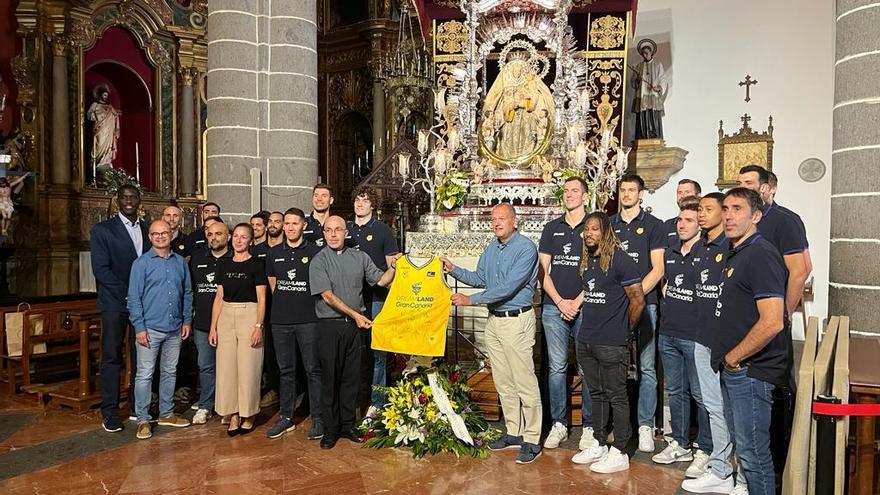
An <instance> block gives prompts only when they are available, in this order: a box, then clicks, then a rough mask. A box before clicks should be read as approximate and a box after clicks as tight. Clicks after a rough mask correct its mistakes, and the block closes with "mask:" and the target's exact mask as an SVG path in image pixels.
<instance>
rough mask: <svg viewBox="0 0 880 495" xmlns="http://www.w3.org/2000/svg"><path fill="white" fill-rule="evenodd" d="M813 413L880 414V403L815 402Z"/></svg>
mask: <svg viewBox="0 0 880 495" xmlns="http://www.w3.org/2000/svg"><path fill="white" fill-rule="evenodd" d="M813 414H818V415H821V416H880V404H829V403H826V402H813Z"/></svg>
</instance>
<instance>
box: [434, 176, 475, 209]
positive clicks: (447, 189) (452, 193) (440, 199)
mask: <svg viewBox="0 0 880 495" xmlns="http://www.w3.org/2000/svg"><path fill="white" fill-rule="evenodd" d="M470 183H471V181H470V176H469V175H468V174H467V173H466V172H461V171H459V170H450V171H449V172H448V173H447V174H446V175H445V176H444V177H443V182H441V183H440V185H439V186H438V187H437V205H436V206H437V208H441V209H443V210H447V211H448V210H451V209H453V208H455V207H456V206H460V205H462V204H463V203H464V200H465V197H466V196H467V191H468V187H470Z"/></svg>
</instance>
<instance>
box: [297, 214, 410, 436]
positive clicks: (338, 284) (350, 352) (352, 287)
mask: <svg viewBox="0 0 880 495" xmlns="http://www.w3.org/2000/svg"><path fill="white" fill-rule="evenodd" d="M323 228H324V241H325V245H326V246H327V247H326V248H325V249H322V250H321V251H320V252H318V254H317V255H315V258H314V259H313V260H312V263H311V268H309V287H310V289H311V293H312V295H313V296H320V299H318V300H317V302H316V304H315V313H316V315H317V317H318V335H319V337H318V338H319V340H318V353H319V355H320V361H321V416H322V419H323V423H324V438H322V439H321V448H322V449H332V448H333V447H334V446H335V445H336V442H337V441H338V440H339V438H341V437H344V438H348V439H349V440H351V441H353V442H360V441H361V439H360V435H358V434H357V432H356V431H355V430H354V426H355V417H354V409H355V404H356V402H357V394H358V388H359V386H360V380H361V377H360V371H361V335H360V333H359V329H368V328H370V327H371V326H372V325H373V322H372V321H370V319H369V318H367V317H366V316H364V314H365V311H366V307H365V305H364V286H363V281H364V280H366V281H367V283H369V284H370V285H372V286H379V287H387V286H388V285H390V284H391V281H392V280H393V279H394V268H395V263H396V261H397V259H398V258H400V255H399V254H398V255H395V256H393V257H392V263H391V264H390V266H389V267H388V270H386V271H385V272H384V273H383V272H382V270H380V269H379V268H377V267H376V265H375V263H373V261H372V260H371V259H370V256H369V255H367V253H364V252H363V251H358V250H357V249H354V248H347V247H345V237H346V236H347V235H348V229H347V228H346V225H345V220H343V219H342V217H338V216H331V217H330V218H328V219H327V221H326V222H324V227H323Z"/></svg>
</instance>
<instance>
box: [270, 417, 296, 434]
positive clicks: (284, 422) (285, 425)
mask: <svg viewBox="0 0 880 495" xmlns="http://www.w3.org/2000/svg"><path fill="white" fill-rule="evenodd" d="M295 429H296V425H295V424H293V421H291V419H290V418H288V417H285V416H278V421H276V422H275V424H274V425H273V426H272V427H271V428H269V431H267V432H266V436H267V437H269V438H278V437H280V436H281V435H284V434H285V433H287V432H289V431H293V430H295Z"/></svg>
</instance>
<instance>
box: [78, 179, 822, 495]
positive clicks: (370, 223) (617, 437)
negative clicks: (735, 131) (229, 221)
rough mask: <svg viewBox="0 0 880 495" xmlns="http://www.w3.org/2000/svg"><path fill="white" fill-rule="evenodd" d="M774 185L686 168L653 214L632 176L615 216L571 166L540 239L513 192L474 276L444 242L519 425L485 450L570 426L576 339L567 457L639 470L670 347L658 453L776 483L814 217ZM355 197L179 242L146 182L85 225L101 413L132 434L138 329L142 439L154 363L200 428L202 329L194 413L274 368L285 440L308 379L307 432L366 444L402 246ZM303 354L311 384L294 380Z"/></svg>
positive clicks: (366, 197) (703, 479)
mask: <svg viewBox="0 0 880 495" xmlns="http://www.w3.org/2000/svg"><path fill="white" fill-rule="evenodd" d="M776 188H777V183H776V177H775V176H774V175H772V173H771V172H769V171H767V170H766V169H764V168H762V167H759V166H746V167H743V168H742V170H741V171H740V176H739V187H736V188H734V189H731V190H729V191H727V192H726V193H721V192H713V193H709V194H706V195H704V196H702V197H701V192H702V191H701V189H700V185H699V184H698V183H697V182H696V181H693V180H689V179H684V180H682V181H680V182H679V184H678V187H677V203H678V207H679V210H680V213H679V214H678V215H677V216H676V217H674V218H672V219H669V220H668V221H666V222H663V221H661V220H659V219H657V218H656V217H654V216H653V215H651V214H650V213H649V212H647V211H645V210H643V209H642V207H641V203H642V199H643V195H644V191H645V185H644V182H643V180H642V179H641V178H640V177H639V176H638V175H627V176H624V177H623V178H622V179H621V181H620V183H619V185H618V191H617V192H618V195H617V197H618V202H619V212H618V213H616V214H614V215H612V216H608V215H606V214H605V213H603V212H593V213H588V212H586V211H585V208H584V204H585V202H586V200H587V197H588V186H587V184H586V183H585V182H584V181H583V179H581V178H578V177H572V178H570V179H568V180H567V181H566V182H565V183H564V185H563V195H562V200H563V205H564V208H565V212H564V214H563V215H562V216H561V217H559V218H557V219H554V220H552V221H550V222H549V223H547V225H546V226H545V228H544V231H543V234H542V236H541V239H540V243H539V245H538V246H535V245H534V243H533V242H532V241H530V240H529V239H528V238H527V237H526V236H524V235H523V234H521V233H520V232H519V231H518V230H517V228H516V211H515V209H514V207H513V206H511V205H510V204H507V203H502V204H499V205H497V206H495V207H494V208H493V210H492V221H491V225H492V229H493V232H494V234H495V237H496V240H495V241H493V242H491V243H490V244H489V245H488V246H487V247H486V248H485V251H484V252H483V253H482V255H481V256H480V259H479V262H478V264H477V267H476V270H473V271H472V270H467V269H464V268H462V267H459V266H456V264H455V263H454V262H453V261H452V260H450V259H448V258H446V257H443V256H441V260H442V262H443V269H444V272H445V273H447V274H449V275H450V276H451V277H453V278H455V279H457V280H459V281H461V282H463V283H465V284H467V285H469V286H471V287H475V288H477V289H483V290H478V291H477V292H475V293H471V294H468V295H466V294H463V293H455V294H453V295H452V303H453V304H455V305H459V306H464V305H485V306H487V308H488V311H489V317H488V320H487V323H486V329H485V336H486V338H485V342H486V346H487V351H488V356H489V363H490V366H491V369H492V374H493V380H494V384H495V387H496V389H497V391H498V395H499V398H500V402H501V407H502V411H503V414H504V423H505V432H504V434H503V436H501V438H499V439H498V440H497V441H496V442H494V443H492V444H491V445H490V446H489V448H490V449H492V450H502V449H508V448H510V449H517V450H518V454H517V457H516V462H517V463H522V464H527V463H531V462H533V461H534V460H535V459H536V458H537V457H539V456H540V454H541V452H542V449H543V448H549V449H552V448H556V447H558V446H559V445H560V444H561V443H562V442H563V441H565V440H566V439H567V437H568V434H569V431H568V430H569V427H568V420H567V418H568V412H567V403H568V397H567V390H568V385H567V373H568V366H569V344H570V341H569V339H573V340H574V343H575V350H576V362H577V371H578V373H579V374H580V375H581V377H582V383H583V387H582V389H583V397H582V399H583V406H582V410H581V416H582V420H583V428H582V433H581V437H580V441H579V452H578V453H577V454H575V455H574V457H573V458H572V461H573V462H575V463H578V464H590V469H591V470H592V471H595V472H600V473H612V472H617V471H622V470H626V469H628V468H629V457H628V454H627V444H628V442H629V440H630V437H631V436H632V431H631V426H630V416H631V411H630V403H629V398H628V394H627V381H628V380H638V399H637V403H636V404H634V405H633V406H634V414H633V416H635V417H636V418H637V426H638V449H639V450H640V451H644V452H654V450H655V442H654V436H655V428H656V426H657V425H655V417H656V413H657V402H658V401H657V396H658V379H657V373H656V362H655V361H656V356H658V355H659V357H660V359H661V360H662V364H663V369H664V375H665V377H664V380H663V381H664V387H665V391H666V394H667V397H668V402H669V408H670V412H671V427H672V431H671V435H670V438H671V439H670V440H669V441H668V442H667V446H666V447H665V448H664V449H663V450H662V451H661V452H659V453H657V454H656V455H654V456H653V461H654V462H657V463H660V464H672V463H676V462H690V465H689V467H688V468H687V471H686V474H687V477H688V479H687V480H685V481H684V482H683V484H682V488H683V489H684V490H686V491H689V492H695V493H710V492H713V493H719V492H720V493H736V494H746V493H752V494H753V495H755V494H768V493H773V491H774V490H775V475H774V470H773V465H774V464H773V462H772V458H771V454H770V416H771V408H772V402H773V398H772V395H771V394H772V392H773V390H774V388H776V387H789V386H791V363H792V346H791V335H790V317H791V314H792V312H793V311H794V310H795V309H796V308H797V306H798V304H799V302H800V298H801V296H802V294H803V287H804V283H805V281H806V278H807V276H808V274H809V272H810V271H811V269H812V265H811V261H810V256H809V250H808V244H807V239H806V230H805V228H804V224H803V222H802V221H801V219H800V217H798V216H797V215H796V214H795V213H794V212H792V211H790V210H788V209H786V208H784V207H782V206H780V205H778V204H776V203H775V200H774V199H775V193H776ZM354 196H355V199H354V205H353V206H354V213H355V215H354V220H353V221H349V222H346V221H345V220H343V219H342V218H341V217H339V216H334V215H331V213H330V207H331V205H332V204H333V201H334V198H333V194H332V191H331V189H330V187H328V186H326V185H323V184H319V185H317V186H315V187H314V189H313V197H312V208H313V210H312V212H311V213H310V214H308V215H306V214H305V213H304V212H303V211H302V210H300V209H298V208H290V209H288V210H287V211H285V212H283V213H282V212H272V213H270V214H257V215H254V217H253V218H252V219H251V223H241V224H238V225H236V226H235V227H234V228H233V229H232V230H231V231H230V230H229V229H228V227H227V225H226V224H225V223H224V222H223V221H222V219H221V218H220V216H219V214H220V208H219V206H218V205H216V204H214V203H207V204H205V205H204V206H203V207H202V223H203V226H202V228H201V229H197V230H196V231H195V232H193V234H191V235H190V236H183V235H182V234H181V233H180V231H179V228H180V216H181V215H180V210H179V209H177V208H176V207H175V206H170V207H168V208H166V210H165V212H164V215H163V218H162V219H160V220H156V221H154V222H152V223H151V224H150V225H149V228H147V226H146V225H144V224H143V223H142V222H141V221H140V220H139V219H138V216H137V210H138V207H139V204H140V196H139V194H138V190H137V189H136V188H134V187H128V186H123V187H122V188H120V189H119V191H118V194H117V204H118V207H119V215H118V216H117V217H114V218H111V219H110V220H107V221H105V222H102V223H100V224H98V225H96V226H95V227H94V229H93V230H92V235H91V242H92V266H93V268H94V273H95V278H96V281H97V283H98V305H99V308H100V309H101V311H102V318H103V325H104V339H103V345H104V348H103V355H102V365H101V392H102V406H101V410H102V414H103V416H104V428H105V429H106V430H107V431H120V430H121V429H122V422H121V420H120V418H119V411H118V404H119V371H120V367H121V363H122V358H121V354H122V346H123V340H124V336H125V331H126V328H127V326H128V325H129V324H130V325H131V327H132V328H133V330H134V335H135V337H136V340H137V375H136V378H135V386H134V406H135V407H134V410H135V414H136V416H137V423H138V431H137V436H138V438H149V437H150V435H151V424H152V423H151V420H152V418H151V417H150V414H149V405H150V398H151V386H152V378H153V370H154V368H155V367H156V364H157V362H158V363H159V369H160V379H159V386H158V389H159V417H158V424H160V425H169V426H178V427H182V426H188V425H189V424H190V422H189V421H188V420H186V419H185V418H183V417H182V416H180V415H177V414H175V413H174V410H173V401H172V395H173V392H174V380H175V369H176V366H177V359H178V357H177V356H178V354H179V348H180V342H181V339H187V338H188V337H189V336H190V335H192V337H193V339H194V340H195V343H196V346H197V349H198V367H199V381H200V389H201V390H200V396H199V399H198V401H197V402H196V404H195V405H194V406H193V408H194V409H196V410H197V411H196V413H195V415H194V417H193V422H194V423H205V422H207V420H208V419H209V418H210V417H211V415H212V411H216V412H217V413H218V414H219V415H222V416H223V423H225V424H227V427H226V431H227V432H228V434H229V435H237V434H245V433H248V432H250V431H252V430H253V429H254V417H255V416H256V414H257V413H258V412H259V410H260V392H261V382H262V383H264V384H265V382H267V381H270V382H271V379H267V378H265V377H263V374H264V373H263V371H264V369H265V370H269V369H270V368H271V367H272V365H274V366H275V367H277V370H278V371H277V373H278V379H277V387H278V393H279V396H280V412H279V415H278V419H277V421H276V422H275V424H274V425H273V426H271V427H270V428H269V429H268V431H267V435H268V436H269V437H270V438H277V437H279V436H281V435H283V434H284V433H285V432H288V431H291V430H293V429H294V428H295V424H294V422H293V411H294V404H295V400H296V397H297V396H298V394H299V393H301V389H302V388H303V385H305V386H306V387H307V390H308V398H309V405H310V414H311V417H312V422H311V430H310V431H309V435H308V436H309V438H310V439H321V442H320V445H321V447H322V448H332V447H333V446H334V445H335V443H336V442H337V441H338V439H339V438H343V437H344V438H348V439H350V440H352V441H360V437H359V435H358V433H357V430H356V423H355V404H356V402H357V395H358V391H359V390H360V388H361V383H362V379H361V377H362V375H363V374H362V373H361V362H362V359H361V358H362V356H361V354H362V349H363V348H368V346H369V344H368V342H367V343H366V345H365V341H364V338H363V337H364V331H363V330H364V329H369V328H370V326H371V323H372V320H371V318H375V316H376V315H377V314H378V313H379V312H380V311H381V310H382V306H383V304H384V299H385V297H386V295H387V291H386V290H385V289H384V287H387V286H388V285H389V284H390V283H391V282H392V280H393V278H394V273H395V263H396V260H397V259H398V258H399V257H400V256H401V254H400V253H399V249H398V246H397V243H396V242H395V240H394V237H393V234H392V232H391V229H390V228H389V227H388V226H387V225H385V224H383V223H382V222H380V221H379V220H377V219H376V218H375V215H374V211H373V208H374V206H375V202H376V199H375V196H374V194H373V192H372V191H371V190H369V189H368V188H362V189H359V190H358V191H356V192H355V195H354ZM230 239H231V240H230ZM539 277H540V281H541V287H542V289H543V304H542V305H541V310H542V312H541V318H540V321H541V324H542V327H543V334H544V337H545V339H546V343H547V362H548V368H549V383H548V389H549V409H550V411H549V417H550V418H551V421H552V425H551V427H550V428H549V433H548V434H547V435H546V437H545V438H544V441H543V444H542V443H541V438H542V436H543V433H544V431H543V430H542V418H543V415H544V413H543V408H542V402H541V394H540V390H539V384H538V378H537V376H536V373H535V366H534V360H533V353H534V346H535V342H536V328H537V318H536V314H535V313H536V312H535V311H534V309H535V305H534V298H535V290H536V286H537V282H538V279H539ZM365 284H366V286H365ZM367 335H369V334H368V333H367ZM270 356H271V359H269V357H270ZM299 359H301V360H302V366H303V368H304V369H305V374H306V377H307V379H306V383H305V384H301V383H298V380H297V367H298V365H299V361H298V360H299ZM367 359H369V358H367ZM385 360H386V357H385V354H384V353H382V352H378V351H376V352H373V359H372V362H373V369H372V371H373V373H372V376H370V377H369V383H370V384H372V385H385V380H386V377H385V373H386V361H385ZM363 381H367V380H366V377H365V378H364V380H363ZM215 396H216V400H215ZM370 399H371V400H370V402H371V406H370V407H371V409H372V410H373V411H370V412H374V411H375V409H376V408H380V407H382V406H383V403H384V397H382V394H381V393H380V392H378V391H376V390H374V391H373V393H372V396H371V398H370ZM692 399H693V401H694V402H695V403H696V405H697V408H698V411H697V413H696V418H697V426H698V429H697V431H698V434H697V436H696V445H697V448H696V449H695V450H693V449H692V448H691V446H692V439H691V438H690V430H691V412H690V406H691V400H692ZM370 412H368V413H367V415H369V414H370Z"/></svg>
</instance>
